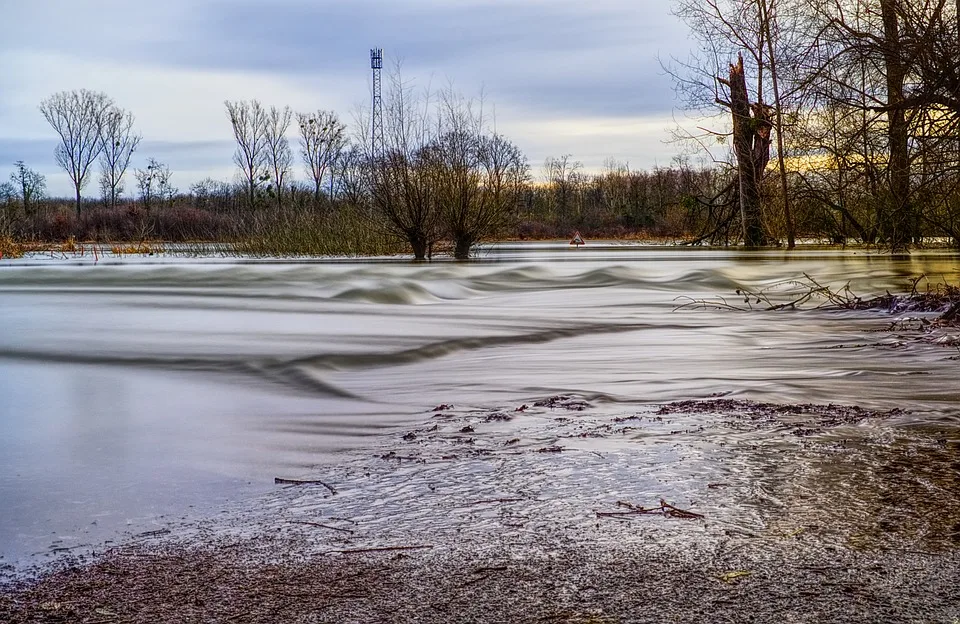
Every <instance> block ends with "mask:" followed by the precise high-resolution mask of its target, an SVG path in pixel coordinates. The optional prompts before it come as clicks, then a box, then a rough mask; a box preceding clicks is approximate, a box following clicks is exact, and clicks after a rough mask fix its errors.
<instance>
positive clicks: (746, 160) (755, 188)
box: [717, 54, 773, 247]
mask: <svg viewBox="0 0 960 624" xmlns="http://www.w3.org/2000/svg"><path fill="white" fill-rule="evenodd" d="M717 80H718V81H719V82H720V84H722V85H724V86H726V87H727V89H728V90H729V93H730V97H729V101H727V100H722V99H720V98H717V102H718V103H719V104H722V105H723V106H726V107H727V108H729V109H730V112H731V114H732V115H733V151H734V154H735V155H736V158H737V177H738V178H739V187H740V222H741V226H742V228H743V243H744V245H746V246H747V247H759V246H761V245H763V244H765V243H766V236H765V234H764V231H763V222H762V219H761V214H760V203H761V195H760V182H761V181H762V179H763V172H764V170H765V169H766V167H767V163H768V162H770V140H771V130H772V129H773V123H772V121H771V113H772V111H771V109H770V107H769V106H766V105H765V104H763V103H761V102H754V103H751V102H750V96H749V95H748V93H747V80H746V73H745V72H744V70H743V55H742V54H741V55H739V56H738V57H737V63H736V65H734V64H732V63H731V64H730V75H729V78H720V77H718V78H717Z"/></svg>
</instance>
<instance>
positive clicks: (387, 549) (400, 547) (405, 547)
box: [330, 544, 433, 555]
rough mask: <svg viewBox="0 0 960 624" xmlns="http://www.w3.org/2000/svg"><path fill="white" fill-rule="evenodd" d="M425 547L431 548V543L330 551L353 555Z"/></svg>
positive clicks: (421, 548)
mask: <svg viewBox="0 0 960 624" xmlns="http://www.w3.org/2000/svg"><path fill="white" fill-rule="evenodd" d="M427 548H433V545H432V544H425V545H423V546H379V547H377V548H347V549H346V550H331V551H330V552H332V553H339V554H341V555H353V554H356V553H371V552H390V551H394V550H423V549H427Z"/></svg>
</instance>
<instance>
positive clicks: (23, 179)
mask: <svg viewBox="0 0 960 624" xmlns="http://www.w3.org/2000/svg"><path fill="white" fill-rule="evenodd" d="M10 183H11V184H12V185H13V186H12V189H13V194H12V195H13V197H15V198H17V199H19V200H20V206H21V207H22V208H23V214H25V215H30V213H31V212H32V211H33V205H34V203H35V202H37V201H40V200H41V199H43V196H44V194H45V193H46V192H47V179H46V178H45V177H44V176H43V175H42V174H40V173H38V172H36V171H34V170H33V169H31V168H29V167H27V165H26V164H24V162H23V161H22V160H18V161H17V162H15V163H14V164H13V173H11V174H10Z"/></svg>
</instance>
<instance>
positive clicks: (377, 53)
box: [370, 48, 384, 158]
mask: <svg viewBox="0 0 960 624" xmlns="http://www.w3.org/2000/svg"><path fill="white" fill-rule="evenodd" d="M370 69H372V70H373V107H372V113H371V115H372V117H371V120H370V122H371V123H370V133H371V134H370V155H371V156H372V157H373V158H380V157H381V156H383V152H384V146H383V95H382V94H381V89H380V70H382V69H383V50H382V49H381V48H374V49H372V50H370Z"/></svg>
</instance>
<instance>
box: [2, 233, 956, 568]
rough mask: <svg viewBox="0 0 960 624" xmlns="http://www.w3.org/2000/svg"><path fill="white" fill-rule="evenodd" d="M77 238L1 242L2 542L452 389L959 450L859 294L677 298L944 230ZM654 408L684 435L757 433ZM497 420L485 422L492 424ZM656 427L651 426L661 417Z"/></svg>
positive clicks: (177, 494)
mask: <svg viewBox="0 0 960 624" xmlns="http://www.w3.org/2000/svg"><path fill="white" fill-rule="evenodd" d="M91 260H92V259H90V258H71V257H68V258H37V257H35V258H27V259H24V260H19V261H3V262H2V263H0V556H2V557H3V559H0V564H3V563H5V562H6V563H15V562H23V561H27V560H29V559H30V557H31V556H35V554H36V553H43V554H49V553H54V552H61V551H63V550H64V549H70V548H73V547H75V546H80V545H97V544H100V543H102V542H104V541H106V540H120V539H122V538H123V537H124V536H129V535H131V534H137V533H140V532H145V531H150V530H153V529H156V528H157V527H162V526H165V523H166V522H167V521H169V519H171V518H177V519H179V518H184V517H186V518H188V519H189V518H194V517H203V516H205V515H210V514H213V513H216V512H217V511H218V510H219V509H220V508H221V507H222V506H224V505H227V504H228V503H230V502H236V501H238V500H240V501H243V500H253V499H254V498H255V497H257V496H260V495H261V494H263V493H264V492H265V491H267V490H270V489H272V488H274V486H273V484H272V481H273V477H274V476H278V475H286V476H297V475H304V474H309V473H310V472H311V470H312V469H313V467H314V466H317V465H318V464H322V463H328V462H337V458H338V457H340V456H341V455H344V454H349V453H354V454H356V453H361V454H362V453H365V452H367V449H372V448H375V447H380V446H382V441H383V440H384V439H387V438H390V439H394V438H395V437H396V436H397V435H398V434H402V433H403V432H405V431H408V430H413V429H414V428H416V427H420V426H421V425H422V424H423V423H424V422H426V421H428V420H429V419H430V418H431V413H432V412H433V408H434V407H435V406H438V405H441V404H447V405H452V406H455V408H451V409H452V410H453V411H455V412H456V414H457V417H458V418H460V419H461V420H462V419H466V420H464V421H463V422H464V423H466V422H468V421H469V418H468V416H469V414H470V413H471V410H477V412H476V413H478V414H479V413H493V412H495V411H496V410H511V411H512V410H514V409H516V407H518V406H520V405H522V404H531V405H532V404H533V403H534V402H536V401H538V400H542V399H544V398H546V397H550V396H554V395H569V396H574V397H577V399H578V400H583V401H586V402H588V403H589V404H590V407H591V410H590V416H589V417H590V419H592V420H591V421H590V422H591V423H594V424H595V425H596V426H597V427H601V426H602V423H603V422H605V420H604V419H607V420H609V419H612V418H622V417H625V416H630V415H633V414H636V413H638V410H640V411H642V410H643V409H650V410H651V412H652V411H655V410H656V406H658V405H660V404H664V403H668V402H671V401H677V400H686V399H702V398H707V397H715V396H723V397H724V398H728V399H743V400H755V401H766V402H774V403H818V404H829V403H836V404H848V405H858V406H862V407H864V408H867V409H872V410H881V411H886V410H892V409H903V410H906V412H904V413H902V414H899V415H891V416H890V417H888V418H885V419H883V420H882V423H879V424H871V423H873V421H870V422H868V423H866V424H859V425H857V426H856V427H852V428H849V429H848V430H845V431H844V433H843V438H844V440H847V441H849V440H851V439H853V440H854V441H855V440H856V439H864V440H869V439H874V438H877V437H883V436H887V438H890V439H893V438H896V436H897V435H899V434H898V432H901V431H911V432H914V431H916V432H924V433H923V435H929V444H930V448H932V449H934V451H935V453H938V454H939V455H938V457H940V456H942V457H940V459H938V461H941V462H942V463H943V466H946V467H948V468H949V467H950V466H953V468H952V469H953V470H955V471H956V470H958V466H960V463H956V460H957V456H958V454H960V453H958V452H957V448H958V446H960V445H958V444H956V443H955V442H956V441H957V439H958V436H957V430H958V428H960V383H958V382H957V379H958V368H960V362H958V360H957V355H958V350H957V349H956V348H947V347H944V346H942V345H937V344H932V343H931V342H927V341H917V340H912V339H911V338H912V337H914V334H915V333H916V332H911V330H909V329H902V330H896V331H892V332H891V331H885V330H886V329H888V328H889V327H890V325H891V323H892V322H893V321H894V320H896V318H897V317H893V316H891V315H889V314H888V313H886V312H883V311H860V312H853V311H831V310H815V309H805V310H784V311H779V312H737V311H730V310H723V309H713V308H706V309H694V308H684V309H677V307H678V305H681V304H683V303H685V302H688V301H691V300H711V301H716V300H718V298H719V297H725V298H726V299H727V301H729V302H730V303H738V302H739V299H738V297H737V295H736V294H735V292H736V291H737V289H739V288H744V287H746V288H750V289H759V288H763V287H765V286H770V285H772V284H776V283H778V282H781V281H783V280H788V279H794V278H800V277H802V276H803V275H804V274H805V273H806V274H808V275H810V276H812V277H814V278H815V279H817V280H818V281H819V282H820V283H823V284H828V285H831V286H833V287H837V288H839V287H842V286H844V285H845V284H847V283H849V284H850V286H851V288H852V289H853V291H854V292H856V293H857V294H858V295H862V296H871V295H878V294H882V293H883V292H885V291H886V290H888V289H889V290H891V291H895V292H898V291H903V290H904V289H906V288H908V279H909V278H910V277H913V276H917V275H920V274H926V275H928V276H930V277H931V279H933V280H935V281H938V280H941V279H944V278H945V279H947V280H950V281H952V282H953V283H956V282H957V281H958V276H960V261H958V258H957V256H955V255H953V254H949V253H945V252H918V253H914V254H912V255H911V256H909V257H898V258H891V257H889V256H886V255H882V254H875V253H870V252H864V251H817V250H805V251H798V252H794V253H790V254H787V253H785V252H776V251H772V252H756V253H739V252H728V251H707V250H677V249H663V248H645V247H635V246H620V245H588V246H587V247H585V248H583V249H571V248H569V247H568V246H567V245H558V244H516V245H503V246H499V247H495V248H492V249H487V250H484V251H483V252H482V253H481V254H480V257H479V258H478V259H477V260H476V261H472V262H469V263H454V262H434V263H431V264H413V263H410V262H407V261H402V260H392V259H387V260H377V261H374V260H370V261H362V262H349V261H329V262H322V261H309V262H293V261H290V262H285V261H263V262H258V261H243V260H232V259H209V258H208V259H178V258H155V259H142V260H137V259H123V260H120V259H113V258H109V257H108V258H106V259H104V260H100V262H98V263H97V264H95V265H94V263H93V262H92V261H91ZM811 308H812V306H811ZM678 418H679V419H680V420H681V421H682V422H681V424H680V425H672V427H673V428H675V429H679V428H681V425H682V428H683V430H684V431H685V432H686V434H685V438H684V440H685V442H686V443H687V444H688V445H689V446H690V448H700V449H701V450H702V448H703V447H702V444H703V443H705V442H709V443H710V444H712V445H721V446H722V445H724V444H726V443H731V444H732V443H737V442H740V443H749V444H754V445H756V444H759V443H760V442H761V441H762V440H763V439H764V436H767V435H768V433H763V434H761V433H755V432H744V431H737V430H736V429H733V430H729V429H713V428H711V427H709V426H708V427H705V428H704V427H703V423H702V422H700V421H698V420H697V417H696V416H695V415H690V416H683V417H678ZM458 422H460V421H458ZM698 423H699V424H698ZM698 426H699V427H700V430H699V432H698V433H691V432H692V431H694V430H695V429H696V428H697V427H698ZM510 427H514V428H516V427H517V424H516V423H508V424H504V425H503V426H502V428H501V429H498V430H491V432H490V433H489V435H490V436H492V437H491V439H496V440H497V444H502V443H504V442H505V441H508V438H511V436H513V435H514V433H516V432H514V431H513V430H512V429H511V428H510ZM524 427H526V429H524V430H523V431H520V430H519V429H518V430H517V431H520V432H519V433H516V435H517V438H521V439H527V440H530V441H531V442H530V444H533V445H543V444H548V443H550V442H551V441H550V440H547V439H546V438H547V437H549V436H554V435H555V434H554V433H550V434H549V435H547V434H543V435H540V434H538V433H537V431H536V427H537V423H536V421H531V422H529V423H525V425H524ZM664 427H665V428H666V429H670V427H666V426H663V427H661V428H660V429H664ZM660 429H655V430H652V431H651V432H649V435H651V436H655V435H660V434H663V435H666V434H669V433H670V431H668V430H663V431H661V430H660ZM543 431H547V428H546V425H545V426H544V428H543ZM911 435H913V434H911ZM916 435H920V434H919V433H918V434H916ZM497 436H499V437H497ZM538 436H539V437H538ZM891 436H892V438H891ZM540 437H543V438H544V439H543V440H541V439H540ZM501 438H502V439H501ZM585 438H586V436H584V439H585ZM708 438H709V439H708ZM924 440H925V439H924ZM481 442H482V440H481ZM640 443H647V442H645V441H644V440H642V439H639V438H638V439H633V438H628V439H626V440H624V439H623V438H622V436H621V438H618V439H617V440H616V441H613V440H606V439H604V438H603V437H601V436H597V437H595V438H594V439H591V440H590V442H589V444H587V443H586V442H581V443H580V448H582V449H585V450H588V451H590V452H594V453H595V454H599V455H596V456H598V457H599V456H601V455H603V454H604V453H606V452H611V453H612V452H615V451H618V449H622V448H623V447H624V445H630V444H640ZM923 443H924V444H926V442H923ZM698 445H699V446H698ZM885 448H886V447H885ZM770 452H771V453H773V454H775V453H776V452H778V451H776V450H771V451H770ZM888 455H889V456H888V457H887V458H886V459H883V458H881V459H880V460H878V462H879V463H877V464H876V465H875V466H873V468H872V469H871V470H870V471H868V472H867V473H866V477H865V478H867V479H881V477H882V476H883V475H884V474H887V473H889V472H893V473H896V472H897V470H900V468H898V466H901V465H902V464H903V462H905V461H906V460H905V459H904V458H905V457H907V456H908V455H909V453H908V454H907V455H904V454H898V453H897V452H895V451H889V452H888ZM652 457H654V459H653V460H651V462H652V463H651V465H653V464H657V463H664V462H665V463H669V461H670V459H669V458H668V457H666V456H665V455H655V456H652ZM856 457H860V459H856ZM795 459H796V461H802V460H803V456H802V453H801V454H799V455H797V456H796V458H795ZM862 459H863V457H862V456H846V455H845V456H844V458H843V459H842V460H840V461H838V462H836V463H835V465H834V467H833V468H831V470H830V471H829V474H825V475H821V477H820V480H821V481H822V482H827V483H833V484H834V486H835V487H837V488H839V489H840V490H844V488H849V487H851V485H852V484H855V483H856V479H853V478H852V477H851V476H850V475H851V474H853V473H852V472H851V471H853V466H854V464H856V462H858V461H861V460H862ZM654 460H655V461H654ZM538 461H540V460H538ZM542 461H543V462H544V463H545V464H549V463H550V462H552V461H555V460H554V459H553V458H552V457H548V456H546V455H544V456H542ZM617 461H621V460H617ZM617 461H614V462H613V463H612V464H605V466H606V467H605V468H603V469H602V471H608V472H610V473H611V474H614V473H616V472H617V470H618V468H617V466H618V465H619V464H618V463H617ZM622 461H623V462H626V463H627V464H629V463H630V461H627V459H622ZM711 465H712V464H711ZM583 466H584V470H585V471H587V472H589V470H590V468H589V466H590V463H589V462H585V463H584V464H583ZM844 466H846V468H844ZM768 468H769V466H768V465H754V466H753V467H751V468H749V470H748V468H747V467H744V468H743V469H744V470H747V471H748V472H750V479H751V480H752V482H754V483H759V484H760V485H761V486H764V485H765V484H766V485H768V486H769V488H768V490H765V491H766V492H767V494H765V495H766V496H767V498H770V497H771V496H773V495H772V494H770V493H769V492H770V491H772V489H773V488H774V487H775V486H776V483H777V482H778V480H781V479H782V478H783V475H782V474H778V473H777V472H776V471H770V470H768ZM598 470H601V469H600V468H598ZM689 470H691V471H701V476H702V477H703V478H702V480H703V481H704V483H706V482H707V481H711V480H713V481H721V480H726V479H727V478H728V477H730V475H729V474H720V473H719V472H717V473H716V474H714V473H713V472H711V471H716V470H717V469H716V468H711V467H709V466H707V465H706V464H698V465H697V466H696V467H695V468H690V469H689ZM703 471H707V474H702V472H703ZM845 471H846V472H845ZM933 472H934V473H937V474H940V471H939V469H935V470H933ZM449 474H450V475H452V476H451V477H450V478H454V479H456V478H460V477H459V476H458V475H460V473H459V472H457V471H456V470H454V471H450V472H449ZM470 474H471V472H470V471H469V470H464V471H463V473H462V478H463V480H464V481H465V482H466V481H469V480H470V478H471V477H470V476H469V475H470ZM604 474H606V473H604ZM400 477H402V478H406V477H403V475H400ZM603 478H606V477H603V475H600V476H598V479H599V481H598V482H597V484H599V487H601V488H602V487H608V486H605V485H604V482H603ZM858 478H864V477H863V475H861V476H860V477H858ZM924 479H926V481H925V482H935V481H936V480H937V477H936V475H932V476H931V475H927V476H926V477H924ZM952 483H953V485H956V481H955V480H954V481H953V482H952ZM608 485H609V484H608ZM617 487H619V486H618V485H616V484H612V485H609V488H610V492H611V493H610V499H611V500H612V501H616V499H617V497H616V494H615V493H614V490H616V488H617ZM673 487H674V489H673V490H672V491H673V492H674V493H680V494H682V493H683V492H684V490H683V487H681V486H679V485H677V486H673ZM931 487H933V486H931ZM937 487H948V486H947V485H942V484H941V485H940V486H937ZM761 489H762V488H761ZM653 493H654V490H653V489H652V486H651V489H650V494H651V495H653ZM760 494H761V495H763V492H761V493H760ZM888 494H889V495H890V496H894V495H895V493H888ZM758 496H760V495H758ZM762 497H763V496H760V498H762ZM704 500H705V502H704V505H706V506H707V507H708V508H709V505H710V502H709V500H706V499H704ZM881 500H883V499H882V498H881ZM781 502H782V501H781ZM861 502H862V501H861ZM855 503H856V501H848V504H849V505H850V508H851V509H856V508H857V507H856V505H855ZM784 504H785V503H784ZM863 513H872V511H869V510H867V511H864V512H863ZM957 531H958V535H960V525H958V527H957Z"/></svg>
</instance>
